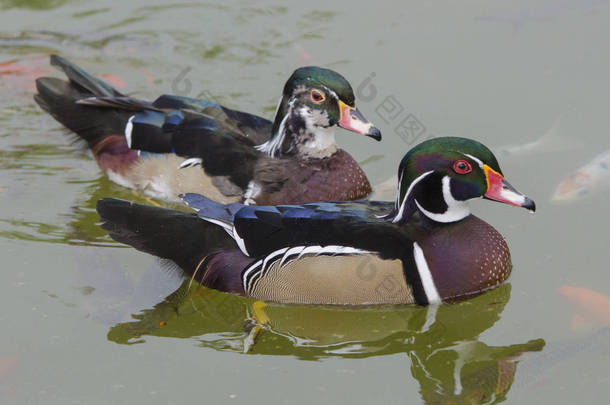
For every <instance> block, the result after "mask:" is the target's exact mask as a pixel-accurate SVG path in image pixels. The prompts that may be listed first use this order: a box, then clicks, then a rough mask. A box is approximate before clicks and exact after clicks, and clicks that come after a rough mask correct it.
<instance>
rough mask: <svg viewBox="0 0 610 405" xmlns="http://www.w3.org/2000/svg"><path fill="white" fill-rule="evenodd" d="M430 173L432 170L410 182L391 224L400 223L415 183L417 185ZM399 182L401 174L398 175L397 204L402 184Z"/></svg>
mask: <svg viewBox="0 0 610 405" xmlns="http://www.w3.org/2000/svg"><path fill="white" fill-rule="evenodd" d="M430 173H432V170H430V171H429V172H426V173H424V174H422V175H421V176H419V177H417V178H416V179H415V180H413V182H411V184H410V185H409V188H408V189H407V192H406V193H405V196H404V198H403V199H402V203H401V204H400V208H399V210H398V213H397V214H396V216H395V217H394V219H393V220H392V222H394V223H396V222H398V221H400V220H401V219H402V216H403V215H404V212H405V208H406V205H407V199H408V198H409V195H410V194H411V191H413V187H415V185H416V184H417V183H419V182H420V181H421V180H422V179H423V178H424V177H426V176H427V175H429V174H430ZM401 180H402V173H401V175H400V180H399V182H398V196H397V197H396V202H397V203H398V199H399V198H400V186H401V184H402V182H401Z"/></svg>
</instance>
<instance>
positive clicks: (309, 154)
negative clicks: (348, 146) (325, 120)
mask: <svg viewBox="0 0 610 405" xmlns="http://www.w3.org/2000/svg"><path fill="white" fill-rule="evenodd" d="M283 110H285V113H284V115H283V117H282V118H281V119H279V117H278V116H276V122H275V124H274V126H273V128H274V131H275V132H274V134H273V137H272V138H271V139H270V140H269V141H267V142H265V143H264V144H262V145H259V146H257V149H258V150H260V151H261V152H265V153H267V154H268V155H269V156H271V157H283V156H297V157H299V158H302V159H323V158H326V157H329V156H331V155H333V154H334V153H335V152H337V150H338V148H337V144H336V142H335V127H334V126H330V125H329V126H319V125H315V124H314V121H313V118H312V116H311V111H310V110H308V109H307V107H300V108H299V107H297V106H295V105H294V103H293V102H291V103H288V106H287V108H286V109H284V108H282V107H280V108H279V109H278V112H277V114H278V115H279V114H281V113H282V112H283Z"/></svg>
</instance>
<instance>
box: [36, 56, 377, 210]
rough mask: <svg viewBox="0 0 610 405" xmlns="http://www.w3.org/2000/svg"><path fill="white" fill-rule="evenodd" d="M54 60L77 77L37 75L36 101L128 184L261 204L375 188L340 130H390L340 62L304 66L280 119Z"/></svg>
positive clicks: (358, 194) (289, 85) (168, 194)
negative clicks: (369, 111) (379, 123)
mask: <svg viewBox="0 0 610 405" xmlns="http://www.w3.org/2000/svg"><path fill="white" fill-rule="evenodd" d="M51 64H52V65H55V66H57V67H59V68H60V69H61V70H63V72H64V73H65V74H66V75H67V76H68V79H69V81H64V80H60V79H57V78H51V77H42V78H39V79H37V80H36V86H37V89H38V94H37V95H36V96H35V97H34V99H35V100H36V102H37V103H38V104H39V105H40V106H41V107H42V108H43V109H44V110H45V111H47V112H49V113H50V114H51V115H52V116H53V117H54V118H55V119H56V120H57V121H59V122H60V123H62V124H63V125H65V126H66V127H67V128H69V129H70V130H72V131H73V132H75V133H76V134H77V135H78V137H79V138H80V139H81V140H84V141H86V142H87V144H88V147H89V148H90V149H91V151H92V153H93V155H94V156H95V158H96V160H97V163H98V165H99V166H100V168H101V169H102V170H104V171H105V172H106V173H107V174H108V176H109V178H110V179H111V180H113V181H114V182H116V183H118V184H120V185H122V186H126V187H130V188H134V189H137V190H140V191H143V192H145V193H146V194H148V195H150V196H153V197H157V198H161V199H164V200H169V201H173V200H178V201H179V199H178V195H179V194H181V193H186V192H197V193H200V194H204V195H206V196H208V197H210V198H212V199H214V200H216V201H220V202H224V203H228V202H235V201H240V200H241V201H243V202H244V203H246V204H259V205H262V204H296V203H303V202H311V201H328V200H356V199H362V198H364V197H366V196H367V195H368V194H369V193H370V192H371V185H370V183H369V181H368V179H367V177H366V175H365V174H364V172H363V171H362V169H361V168H360V166H359V165H358V163H357V162H356V161H355V160H354V159H353V158H352V157H351V156H350V155H349V154H348V153H347V152H345V151H344V150H342V149H340V148H339V147H338V146H337V145H336V143H335V128H336V127H337V126H340V127H342V128H345V129H347V130H350V131H353V132H357V133H360V134H364V135H367V136H370V137H372V138H374V139H376V140H381V132H380V131H379V129H377V128H376V127H374V126H373V125H372V124H371V123H370V122H368V121H367V120H366V119H365V118H364V116H363V115H362V114H361V113H360V111H359V110H358V109H356V107H355V99H354V92H353V91H352V88H351V86H350V84H349V83H348V81H347V80H346V79H345V78H344V77H343V76H341V75H340V74H338V73H336V72H334V71H332V70H329V69H323V68H320V67H315V66H309V67H302V68H299V69H297V70H296V71H295V72H294V73H293V74H292V76H290V78H289V79H288V81H287V82H286V85H285V86H284V91H283V94H282V97H281V99H280V102H279V104H278V108H277V113H276V116H275V121H274V122H270V121H268V120H266V119H264V118H261V117H258V116H256V115H252V114H248V113H244V112H240V111H235V110H231V109H229V108H226V107H223V106H221V105H218V104H216V103H214V102H211V101H209V100H203V99H192V98H188V97H180V96H171V95H163V96H161V97H159V98H158V99H156V100H155V101H153V102H149V101H144V100H138V99H134V98H131V97H126V96H124V95H123V94H121V93H120V92H119V91H118V90H116V89H114V88H112V87H111V86H110V85H108V84H107V83H106V82H104V81H102V80H100V79H97V78H95V77H93V76H91V75H89V74H88V73H86V72H85V71H84V70H82V69H81V68H79V67H78V66H76V65H74V64H72V63H70V62H69V61H67V60H66V59H64V58H62V57H60V56H57V55H52V56H51ZM141 152H147V153H141ZM185 159H186V160H185ZM197 165H201V166H202V167H203V171H202V170H201V168H198V167H194V166H197Z"/></svg>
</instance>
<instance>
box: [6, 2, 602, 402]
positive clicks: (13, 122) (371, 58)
mask: <svg viewBox="0 0 610 405" xmlns="http://www.w3.org/2000/svg"><path fill="white" fill-rule="evenodd" d="M125 3H126V2H119V1H98V2H85V1H79V0H73V1H41V0H38V1H25V0H22V1H5V0H0V253H1V258H2V266H0V267H1V268H2V270H1V271H0V304H1V306H2V310H0V328H2V329H1V330H2V332H1V333H0V403H2V404H5V403H6V404H22V403H45V404H55V403H56V404H85V403H86V404H107V403H151V404H156V403H159V404H165V403H176V404H183V403H194V402H197V403H236V404H237V403H248V404H258V403H261V404H262V403H286V404H301V403H302V404H311V403H320V404H326V403H329V404H343V403H345V404H347V403H349V404H370V403H388V404H396V403H408V404H412V403H427V404H453V403H468V404H469V403H493V402H494V401H495V402H502V401H505V402H506V403H514V404H524V403H555V404H573V403H600V402H603V401H604V400H603V398H607V397H608V394H610V390H609V388H608V386H609V384H608V383H609V382H610V372H609V369H608V366H607V364H608V361H609V360H610V353H609V350H608V347H609V341H610V340H609V339H608V337H609V336H610V333H609V332H608V327H607V326H606V328H604V324H603V321H600V320H599V319H596V318H595V317H593V316H591V317H589V318H587V317H585V318H586V319H585V321H586V322H585V323H586V325H585V326H583V327H577V326H575V325H574V324H573V316H574V313H575V311H576V310H577V308H576V307H575V306H573V305H572V304H570V303H569V301H568V300H567V299H566V298H565V297H564V296H562V295H561V294H559V293H558V291H557V289H558V288H559V287H561V286H565V285H578V286H584V287H587V288H589V289H592V290H596V291H598V292H600V293H602V294H606V295H610V279H609V278H608V275H607V271H608V259H607V248H608V229H609V225H610V220H609V217H608V214H607V209H608V198H609V197H610V192H609V191H610V190H609V189H603V185H601V184H600V185H595V186H594V187H595V188H600V190H598V192H597V193H594V194H593V195H591V196H590V197H589V198H586V199H583V200H580V201H573V202H570V203H567V204H563V205H553V204H551V203H550V197H551V195H552V193H553V191H554V190H555V187H556V186H557V184H558V183H559V181H561V179H563V178H564V177H565V176H567V175H568V174H569V173H570V172H572V171H574V170H576V169H577V168H579V167H581V166H583V165H584V164H586V163H587V162H588V161H590V160H591V159H592V158H593V157H594V156H595V155H597V154H599V153H600V152H602V151H604V150H608V149H610V141H609V139H610V138H609V133H610V131H609V125H608V120H607V115H608V114H607V109H608V105H609V102H610V96H609V95H610V81H609V80H608V72H610V52H608V46H607V38H608V36H609V35H610V24H609V23H610V4H606V2H605V1H576V0H574V1H569V0H554V1H553V0H546V1H539V2H529V1H523V0H522V1H518V2H511V3H505V4H491V3H490V2H486V1H482V0H481V1H476V0H468V1H462V2H451V1H441V2H414V1H408V2H404V1H393V2H368V3H363V4H360V3H356V2H348V1H345V0H340V1H335V2H321V1H309V2H298V3H297V2H279V1H277V2H272V1H266V2H248V1H224V2H209V3H187V2H180V3H176V4H171V3H170V2H147V1H142V0H138V1H134V2H130V3H129V4H125ZM49 53H60V54H62V55H63V56H66V57H68V58H69V59H71V60H74V61H75V62H77V63H79V64H81V65H82V66H83V67H85V68H86V69H88V70H89V71H92V72H94V73H96V74H114V75H116V76H118V77H120V78H121V79H122V80H123V81H125V82H126V84H127V87H128V89H127V90H126V91H128V92H129V93H130V94H134V95H137V96H139V97H143V98H145V97H155V96H156V95H158V94H162V93H174V94H176V93H178V94H182V95H188V96H193V97H195V96H199V97H208V98H213V99H214V100H216V101H218V102H220V103H223V104H225V105H227V106H231V107H233V108H238V109H241V110H245V111H249V112H253V113H257V114H261V115H265V116H267V117H270V116H271V114H273V110H274V107H275V105H276V102H277V98H278V96H279V94H280V92H281V89H282V86H283V84H284V81H285V80H286V78H287V77H288V75H289V74H290V73H291V72H292V70H293V69H294V68H296V67H298V66H300V65H304V64H318V65H322V66H326V67H331V68H333V69H335V70H337V71H339V72H341V73H342V74H343V75H345V76H346V77H347V78H348V79H349V80H350V81H351V82H352V84H353V85H354V88H355V89H356V93H357V97H358V98H359V100H358V106H359V108H360V110H361V111H362V112H363V113H364V114H365V116H367V117H368V118H369V119H370V120H371V121H374V122H375V123H376V125H377V126H379V127H380V128H381V129H382V133H383V135H384V141H383V142H382V143H379V144H377V143H373V142H371V141H370V139H364V137H359V136H356V135H354V134H351V133H347V132H342V133H341V134H339V135H338V142H339V143H340V144H341V145H342V146H343V147H345V149H347V150H348V151H349V152H350V153H351V154H352V155H354V156H355V157H356V159H357V160H358V161H360V162H363V163H364V166H363V167H364V168H365V170H366V172H367V174H368V175H369V177H370V178H371V179H372V180H373V182H374V183H379V182H382V181H384V180H386V179H387V178H389V177H390V176H392V175H394V174H395V171H396V167H397V164H398V162H399V161H400V158H401V157H402V155H403V154H404V153H405V152H406V151H407V150H408V149H409V147H410V146H411V145H412V143H413V142H414V141H415V140H416V138H417V139H424V138H425V137H429V136H436V135H458V136H467V137H472V138H475V139H478V140H480V141H482V142H484V143H485V144H487V145H488V146H490V147H500V146H506V145H509V146H519V145H525V144H527V143H529V142H532V141H535V140H536V139H538V138H540V137H541V136H542V135H543V134H545V133H546V132H547V131H548V130H549V128H552V127H553V126H554V125H555V132H557V133H558V136H557V139H554V140H553V141H552V142H551V143H549V144H548V145H547V146H545V147H543V148H537V149H536V148H535V149H533V150H530V149H528V148H525V147H523V148H516V151H514V150H512V151H513V153H509V154H502V155H500V154H499V156H498V157H499V159H500V164H501V166H502V168H503V171H504V174H505V175H506V176H507V178H508V179H509V181H510V182H511V183H512V184H513V185H514V186H515V187H517V188H518V189H519V190H520V191H522V192H524V193H526V194H528V196H530V197H531V198H533V199H534V200H536V203H537V206H538V212H537V213H536V214H535V215H530V214H528V213H527V212H525V210H520V209H516V208H512V207H508V206H506V205H501V204H495V203H492V202H489V201H480V202H476V203H475V204H473V211H474V212H475V213H476V214H477V215H479V216H480V217H482V218H484V219H486V220H487V221H488V222H490V223H491V224H492V225H494V226H495V227H496V228H497V229H498V230H499V231H500V232H501V233H502V234H503V235H504V236H505V237H506V239H507V241H508V243H509V245H510V247H511V252H512V257H513V264H514V270H513V274H512V276H511V278H510V281H509V284H507V285H505V286H503V287H501V288H499V289H497V290H495V291H492V292H490V293H488V294H484V295H482V296H480V297H477V298H475V299H472V300H469V301H465V302H462V303H458V304H452V305H443V306H441V307H439V308H413V307H379V308H359V309H346V308H328V307H295V306H280V305H271V304H269V305H267V306H266V307H264V308H262V310H261V309H260V308H258V307H256V305H254V302H253V301H250V300H246V299H242V298H239V297H234V296H229V295H225V294H220V293H217V292H214V291H210V290H207V289H204V288H196V287H192V288H191V289H190V290H188V289H187V288H186V287H188V286H185V285H184V283H183V279H182V277H181V275H180V273H179V272H176V271H175V270H174V269H172V268H171V267H169V266H168V265H167V264H165V263H159V262H158V261H157V260H156V259H155V258H154V257H152V256H148V255H146V254H143V253H140V252H137V251H135V250H134V249H131V248H127V247H125V246H122V245H119V244H117V243H115V242H114V241H112V240H111V239H110V238H108V237H107V236H106V235H105V233H104V232H103V231H102V230H101V229H100V228H99V227H98V226H97V225H96V222H97V220H98V218H97V215H96V213H95V209H94V207H95V203H96V201H97V199H99V198H102V197H109V196H114V197H120V198H126V199H132V200H136V201H139V202H148V201H147V200H145V199H143V198H142V197H141V196H137V195H135V194H134V193H132V192H131V191H129V190H126V189H123V188H121V187H119V186H117V185H114V184H113V183H110V182H109V181H108V179H107V178H105V177H104V176H103V175H102V174H101V172H100V170H99V169H98V168H97V166H96V164H95V162H94V161H93V160H92V159H91V157H90V156H89V155H88V154H87V153H86V152H84V151H82V149H80V148H79V147H78V146H75V145H73V144H71V138H70V136H69V135H67V133H66V131H64V130H63V129H61V128H60V126H59V125H58V124H57V123H56V122H55V121H54V120H52V119H51V118H50V117H49V116H47V115H46V114H44V113H42V112H41V111H40V110H39V109H38V108H37V106H36V105H35V104H34V103H33V100H32V93H33V88H32V78H33V77H36V76H39V75H45V74H50V73H51V72H53V70H52V69H51V68H50V67H48V64H47V55H48V54H49ZM9 61H13V62H14V63H15V64H17V66H19V68H16V69H15V68H11V66H15V65H13V64H4V63H6V62H9ZM148 76H150V77H151V78H152V81H149V80H148V78H147V77H148ZM390 106H393V107H394V108H395V109H394V110H392V112H389V111H390V110H391V109H390V108H389V107H390ZM407 119H408V120H409V121H408V122H409V123H411V124H413V125H414V126H412V127H411V128H412V129H413V130H412V131H411V132H408V133H405V132H404V130H403V129H401V128H404V126H401V124H402V123H404V122H407V121H403V120H407ZM261 311H262V312H261ZM261 314H262V315H261ZM253 315H257V316H259V317H260V316H267V317H268V318H269V322H268V324H267V325H266V326H265V328H264V329H263V330H261V331H260V332H259V334H258V336H257V338H256V342H255V344H254V345H253V346H251V347H250V348H249V350H248V353H246V354H244V347H247V346H248V344H247V335H248V333H247V332H246V331H245V328H244V320H245V318H247V317H251V316H253ZM606 317H607V315H606ZM606 319H607V318H606Z"/></svg>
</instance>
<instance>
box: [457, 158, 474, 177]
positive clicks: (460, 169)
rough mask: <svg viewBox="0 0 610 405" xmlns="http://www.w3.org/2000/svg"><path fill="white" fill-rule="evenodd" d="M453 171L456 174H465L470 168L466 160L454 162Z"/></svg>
mask: <svg viewBox="0 0 610 405" xmlns="http://www.w3.org/2000/svg"><path fill="white" fill-rule="evenodd" d="M453 171H454V172H456V173H457V174H467V173H470V172H471V171H472V166H471V165H470V163H468V161H467V160H456V161H455V162H454V163H453Z"/></svg>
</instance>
